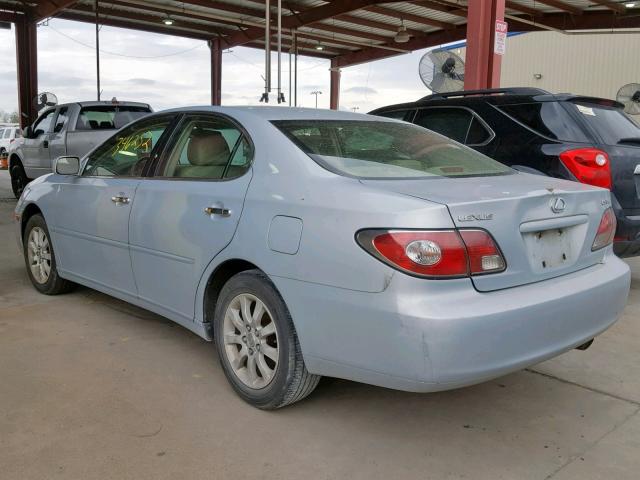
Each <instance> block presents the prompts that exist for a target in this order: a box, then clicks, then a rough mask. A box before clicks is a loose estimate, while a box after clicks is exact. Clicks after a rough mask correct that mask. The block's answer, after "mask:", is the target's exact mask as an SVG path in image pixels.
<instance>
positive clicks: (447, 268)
mask: <svg viewBox="0 0 640 480" xmlns="http://www.w3.org/2000/svg"><path fill="white" fill-rule="evenodd" d="M356 239H357V240H358V243H359V244H360V246H362V247H363V248H364V249H365V250H366V251H367V252H369V253H370V254H371V255H373V256H374V257H376V258H377V259H379V260H381V261H382V262H384V263H386V264H388V265H390V266H392V267H394V268H396V269H398V270H401V271H404V272H407V273H411V274H414V275H419V276H423V277H428V278H456V277H466V276H469V275H470V274H471V275H476V274H483V273H495V272H501V271H503V270H504V269H505V267H506V265H505V261H504V258H503V256H502V254H501V253H500V250H499V249H498V246H497V245H496V244H495V242H494V241H493V239H492V238H491V235H489V234H488V233H487V232H485V231H484V230H460V231H458V230H420V231H409V230H363V231H360V232H359V233H358V235H357V236H356Z"/></svg>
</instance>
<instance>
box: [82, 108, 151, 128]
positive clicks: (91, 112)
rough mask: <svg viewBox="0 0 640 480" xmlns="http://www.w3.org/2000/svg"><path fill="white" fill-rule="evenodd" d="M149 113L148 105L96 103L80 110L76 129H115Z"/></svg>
mask: <svg viewBox="0 0 640 480" xmlns="http://www.w3.org/2000/svg"><path fill="white" fill-rule="evenodd" d="M149 113H151V110H150V109H149V108H148V107H134V106H127V105H98V106H95V107H84V108H82V110H80V115H79V116H78V122H77V123H76V130H115V129H120V128H122V127H124V126H125V125H126V124H128V123H130V122H133V121H134V120H137V119H138V118H140V117H144V116H145V115H147V114H149Z"/></svg>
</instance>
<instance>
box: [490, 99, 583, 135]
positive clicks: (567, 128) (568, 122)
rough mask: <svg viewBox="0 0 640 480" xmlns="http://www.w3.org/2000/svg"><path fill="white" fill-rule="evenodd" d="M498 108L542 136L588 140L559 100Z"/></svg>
mask: <svg viewBox="0 0 640 480" xmlns="http://www.w3.org/2000/svg"><path fill="white" fill-rule="evenodd" d="M498 108H499V109H500V110H502V111H503V112H504V113H506V114H507V115H509V116H510V117H512V118H514V119H515V120H516V121H518V122H520V123H522V124H523V125H524V126H526V127H529V128H530V129H531V130H533V131H534V132H536V133H538V134H540V135H542V136H544V137H547V138H552V139H554V140H563V141H567V142H588V141H589V138H588V137H587V135H586V134H585V133H584V131H583V130H582V128H581V127H580V125H579V124H578V122H576V121H575V120H574V119H573V117H572V116H571V115H570V114H569V112H568V111H567V110H565V109H564V107H563V106H562V105H561V104H560V102H536V103H520V104H518V105H501V106H500V107H498Z"/></svg>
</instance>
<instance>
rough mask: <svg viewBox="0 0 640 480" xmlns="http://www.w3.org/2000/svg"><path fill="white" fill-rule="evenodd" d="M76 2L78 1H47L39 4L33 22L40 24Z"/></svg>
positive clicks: (34, 11)
mask: <svg viewBox="0 0 640 480" xmlns="http://www.w3.org/2000/svg"><path fill="white" fill-rule="evenodd" d="M76 2H77V0H45V1H42V2H38V5H37V6H36V7H35V8H34V10H33V20H34V21H36V22H39V21H40V20H42V19H45V18H48V17H53V16H55V15H56V14H57V13H59V12H61V11H62V10H64V9H65V8H69V7H70V6H72V5H73V4H74V3H76Z"/></svg>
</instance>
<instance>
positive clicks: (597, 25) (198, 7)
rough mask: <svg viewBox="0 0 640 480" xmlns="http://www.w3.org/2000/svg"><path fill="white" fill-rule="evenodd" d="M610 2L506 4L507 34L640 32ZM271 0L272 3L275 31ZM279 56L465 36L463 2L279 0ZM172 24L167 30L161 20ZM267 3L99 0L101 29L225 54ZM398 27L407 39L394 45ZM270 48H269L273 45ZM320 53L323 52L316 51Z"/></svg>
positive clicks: (361, 57) (629, 15) (250, 32)
mask: <svg viewBox="0 0 640 480" xmlns="http://www.w3.org/2000/svg"><path fill="white" fill-rule="evenodd" d="M625 3H628V2H618V1H613V0H506V12H505V20H506V21H507V22H508V23H509V29H510V30H511V31H532V30H554V31H568V30H586V29H603V30H610V29H622V28H636V27H640V2H638V3H637V6H638V8H627V7H626V6H625ZM276 5H277V1H276V0H271V8H272V15H271V19H272V25H273V28H274V29H275V10H276ZM282 6H283V16H282V26H283V40H282V41H283V50H284V51H287V49H289V48H290V47H291V44H292V31H293V30H295V31H296V32H297V37H298V49H299V50H298V51H299V53H300V54H301V55H309V56H314V57H322V58H332V59H334V64H335V65H336V66H337V67H346V66H349V65H355V64H358V63H363V62H367V61H371V60H376V59H380V58H385V57H389V56H392V55H397V54H400V53H406V52H410V51H413V50H417V49H420V48H426V47H430V46H434V45H439V44H442V43H448V42H453V41H458V40H461V39H464V38H465V36H466V21H467V1H466V0H458V1H456V0H410V1H390V0H383V1H381V0H334V1H328V0H282ZM94 8H95V0H76V1H70V0H43V1H33V0H26V1H23V0H0V20H9V21H14V20H15V19H16V18H20V16H22V15H26V16H28V17H29V18H30V19H35V20H44V19H46V18H49V17H56V18H62V19H67V20H75V21H80V22H88V23H94V22H95V10H94ZM167 17H171V19H172V20H173V24H172V25H165V24H164V23H163V20H164V19H166V18H167ZM264 17H265V0H184V1H182V0H100V2H99V18H100V23H101V24H103V25H109V26H114V27H123V28H130V29H136V30H143V31H149V32H155V33H165V34H170V35H177V36H182V37H188V38H195V39H201V40H211V39H214V38H218V39H220V44H221V46H222V47H223V48H232V47H236V46H240V45H243V46H248V47H255V48H264V28H265V20H264ZM401 24H404V26H405V27H406V28H407V32H408V33H409V35H410V36H411V39H410V40H409V41H408V42H407V43H397V42H395V40H394V36H395V34H396V32H397V31H398V28H399V27H400V26H401ZM272 46H273V47H274V48H275V43H274V42H272ZM319 46H321V47H322V50H319V49H318V48H319Z"/></svg>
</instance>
